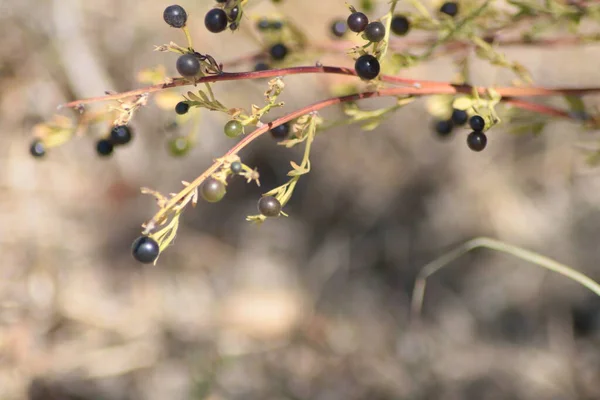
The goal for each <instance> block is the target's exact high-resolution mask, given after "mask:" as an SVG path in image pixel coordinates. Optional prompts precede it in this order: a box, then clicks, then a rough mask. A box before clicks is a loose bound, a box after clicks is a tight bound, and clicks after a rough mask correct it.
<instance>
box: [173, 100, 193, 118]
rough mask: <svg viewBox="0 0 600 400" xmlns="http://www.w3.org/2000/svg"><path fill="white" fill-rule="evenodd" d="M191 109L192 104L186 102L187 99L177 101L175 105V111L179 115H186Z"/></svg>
mask: <svg viewBox="0 0 600 400" xmlns="http://www.w3.org/2000/svg"><path fill="white" fill-rule="evenodd" d="M189 110H190V105H189V104H188V103H186V102H185V101H180V102H179V103H177V104H176V105H175V112H176V113H177V114H178V115H184V114H187V112H188V111H189Z"/></svg>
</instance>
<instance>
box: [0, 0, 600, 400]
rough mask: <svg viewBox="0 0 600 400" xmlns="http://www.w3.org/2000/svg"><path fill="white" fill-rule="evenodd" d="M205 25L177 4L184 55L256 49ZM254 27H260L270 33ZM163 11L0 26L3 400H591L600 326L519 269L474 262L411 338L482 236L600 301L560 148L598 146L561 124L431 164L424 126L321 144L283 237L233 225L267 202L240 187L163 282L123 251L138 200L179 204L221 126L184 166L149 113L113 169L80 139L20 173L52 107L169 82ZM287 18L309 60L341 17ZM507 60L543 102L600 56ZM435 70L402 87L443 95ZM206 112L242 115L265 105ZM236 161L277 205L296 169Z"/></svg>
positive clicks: (563, 289)
mask: <svg viewBox="0 0 600 400" xmlns="http://www.w3.org/2000/svg"><path fill="white" fill-rule="evenodd" d="M253 2H254V1H253ZM211 3H212V2H211V1H208V0H205V1H191V0H185V1H182V2H180V4H182V5H183V6H185V7H186V8H187V9H188V10H189V11H190V14H191V15H192V17H191V18H192V21H194V27H193V29H192V34H193V36H194V38H195V40H196V46H197V47H198V48H201V49H202V51H203V52H207V53H209V54H211V55H213V56H214V57H215V58H217V60H219V61H226V60H231V59H233V58H236V57H237V56H239V55H240V53H241V52H246V51H252V49H253V48H256V49H258V47H257V45H256V44H255V42H254V41H252V40H251V39H248V35H245V33H244V32H246V33H247V31H246V30H243V31H242V32H240V33H238V34H236V35H230V34H229V33H225V34H222V35H218V36H216V35H211V34H209V33H207V32H206V31H205V30H204V28H203V26H202V23H201V21H202V16H203V14H204V12H205V10H206V9H207V8H208V7H209V5H210V4H211ZM257 3H259V4H257V5H256V7H254V8H253V12H257V13H264V12H266V13H270V12H274V11H275V8H273V7H272V6H271V5H270V4H269V2H267V1H260V2H257ZM300 3H302V4H300ZM165 5H166V3H164V2H160V1H156V0H152V1H143V2H141V1H116V0H95V1H80V0H53V1H51V0H4V1H1V2H0V27H2V28H0V30H1V31H2V33H3V35H2V41H1V42H0V132H2V135H3V138H4V140H3V144H4V145H3V146H1V147H0V160H2V161H1V164H0V221H1V222H2V223H1V224H0V250H1V254H2V262H1V264H0V274H1V279H0V398H1V399H23V398H30V399H36V400H38V399H149V400H152V399H166V398H169V399H189V398H197V399H200V398H208V399H212V400H217V399H238V398H239V399H242V398H243V399H255V398H256V399H285V398H289V399H307V400H308V399H311V400H317V399H344V400H350V399H382V400H383V399H437V400H452V399H477V400H482V399H484V400H492V399H507V398H511V399H536V400H539V399H575V398H578V399H597V398H600V384H599V381H598V379H597V377H598V376H599V375H600V358H599V357H598V352H597V345H598V340H599V336H598V335H599V332H600V311H599V303H598V302H594V300H593V299H592V297H591V295H589V296H588V293H587V292H585V291H584V290H583V289H581V288H580V287H578V286H576V285H574V284H572V283H569V282H567V281H566V280H564V279H560V278H556V277H554V276H549V275H548V274H545V273H544V272H542V271H541V270H538V269H535V268H530V267H526V266H525V265H524V264H523V263H521V262H519V261H516V260H514V259H511V258H508V257H506V256H502V255H496V254H491V253H489V252H485V251H481V252H477V253H475V254H474V255H471V256H467V257H465V258H463V259H461V260H460V261H459V262H456V263H455V264H454V266H453V267H452V268H450V269H448V270H446V271H445V272H442V273H440V275H439V276H436V277H434V278H433V279H432V280H431V282H430V287H429V292H428V293H427V296H426V304H425V310H424V313H425V318H424V322H423V324H422V325H421V326H418V327H416V326H409V324H408V311H409V304H408V299H409V296H410V293H411V291H412V285H413V282H414V278H415V276H416V274H417V272H418V269H419V267H420V266H422V265H423V264H425V263H426V262H428V261H430V260H431V259H433V258H435V257H436V256H438V255H440V254H441V253H443V252H444V251H445V250H446V249H447V248H449V247H451V246H452V245H454V244H457V243H460V242H462V241H464V240H466V239H469V238H471V237H474V236H479V235H482V234H485V235H488V236H493V237H496V238H499V239H501V240H506V241H509V242H511V243H515V244H519V245H521V246H524V247H528V248H531V249H534V250H536V251H539V252H541V253H543V254H546V255H548V256H550V257H554V258H556V259H559V260H561V261H563V262H565V263H567V264H570V265H573V266H575V267H576V268H577V269H579V270H581V271H583V272H586V273H588V274H589V275H591V276H592V277H595V278H599V277H600V272H599V271H598V268H597V267H598V265H599V263H598V259H599V257H600V253H599V250H598V246H597V243H596V242H597V233H598V230H599V223H600V219H599V218H598V217H597V215H598V212H597V211H598V206H597V205H598V204H600V190H598V186H599V185H600V174H598V173H597V171H588V170H587V169H586V168H585V167H584V166H582V163H581V159H582V156H581V153H580V152H579V150H577V149H575V148H574V144H575V143H576V142H577V141H579V140H582V139H587V140H589V139H592V138H594V134H593V133H586V134H581V133H579V130H578V128H577V127H576V126H575V125H573V124H568V123H562V122H561V123H553V124H551V125H550V126H549V127H548V129H547V130H546V131H545V133H544V135H543V136H541V137H537V138H533V137H513V136H510V135H509V134H507V133H506V132H503V131H502V129H501V128H499V129H495V130H494V132H492V133H491V134H490V143H489V149H486V151H485V152H483V153H481V154H475V153H472V152H470V151H469V150H468V149H467V148H466V146H465V145H464V143H463V138H462V137H456V138H455V139H454V140H452V141H450V142H448V143H440V142H437V141H436V140H435V139H434V138H433V137H432V135H431V134H430V133H429V117H428V116H427V114H426V112H425V111H424V107H423V104H422V103H421V102H417V103H416V104H413V105H410V106H409V107H408V108H406V109H404V110H402V111H400V112H398V113H397V115H395V116H394V117H393V118H392V119H391V120H390V121H388V122H386V123H385V124H384V125H383V126H382V127H381V128H379V129H378V130H377V131H375V132H368V133H366V132H361V131H360V130H358V129H355V128H340V129H335V130H332V131H330V132H328V133H327V134H324V135H322V137H320V138H318V140H317V142H316V144H315V156H314V161H313V172H312V173H311V175H310V177H309V178H307V179H306V180H304V181H303V182H302V184H301V185H300V186H299V188H298V190H297V193H296V195H295V198H294V200H293V201H292V203H291V204H290V206H289V210H288V211H289V213H290V215H291V217H290V218H287V219H279V220H276V221H269V223H267V224H265V225H264V226H263V227H261V228H260V229H258V228H256V227H255V226H250V225H248V224H246V223H245V222H244V216H245V215H247V214H248V213H253V212H254V207H255V200H256V198H257V196H258V195H259V193H260V191H259V190H258V189H256V188H255V187H251V186H249V185H244V184H243V183H242V182H241V181H239V182H237V183H236V184H234V185H233V186H232V187H231V189H230V192H229V194H228V196H227V198H226V199H225V200H224V201H223V202H222V203H219V204H217V205H206V204H202V205H201V206H199V207H198V208H197V209H195V210H190V211H188V212H186V215H185V219H184V221H185V223H184V225H183V226H182V228H181V230H180V233H179V236H178V238H177V241H176V244H175V245H174V246H173V247H172V248H170V249H169V250H168V251H167V252H166V253H165V254H164V256H162V257H161V260H160V263H159V265H158V266H156V267H141V266H139V265H137V264H135V263H134V262H133V261H132V259H131V257H130V254H129V252H130V250H129V245H130V243H131V240H132V239H133V238H135V236H136V235H137V234H138V233H139V225H140V223H141V222H142V221H144V220H146V219H147V218H148V217H149V216H151V215H152V213H153V212H154V211H155V208H154V204H153V202H152V200H151V199H150V198H146V197H142V196H141V195H139V194H138V193H139V192H138V188H139V187H140V186H150V187H153V188H156V189H158V190H161V191H163V192H169V191H172V190H174V189H176V188H177V187H178V185H179V182H180V181H181V180H182V179H190V178H193V177H194V176H196V175H197V174H199V173H200V172H201V171H202V170H203V168H205V167H207V166H208V165H209V161H210V159H211V158H213V157H216V156H218V155H220V154H221V153H223V151H224V150H226V148H227V146H228V145H230V142H229V141H228V140H227V139H226V138H225V137H223V135H221V134H220V133H219V132H220V130H221V126H222V124H223V123H224V120H223V117H222V116H220V115H215V114H211V113H208V112H206V113H204V114H203V120H202V126H201V131H200V145H199V147H197V148H196V149H194V151H193V153H192V154H191V156H190V157H188V158H186V159H183V160H181V159H172V158H169V156H168V155H167V154H166V152H165V150H164V132H163V130H162V129H161V127H162V126H163V124H164V123H165V122H166V121H168V119H169V118H170V116H171V115H170V114H169V113H167V112H157V109H156V108H155V107H154V106H152V108H149V109H147V110H144V111H142V112H141V113H140V114H139V115H138V117H137V118H136V120H135V121H134V123H133V125H134V127H135V129H136V132H137V137H136V140H135V143H134V144H133V145H132V146H131V147H130V148H128V149H126V150H125V149H123V151H120V152H118V153H117V154H115V157H113V159H112V160H110V161H107V160H98V159H97V158H96V157H94V150H93V145H92V143H93V141H92V140H90V139H89V138H82V139H78V140H75V141H73V142H71V143H69V144H67V145H65V146H64V147H62V148H60V149H57V150H56V151H53V152H52V153H51V154H50V156H49V157H47V159H45V160H43V161H42V162H36V161H34V160H31V159H30V157H29V156H28V154H27V151H26V149H27V146H28V143H29V141H30V129H31V127H32V125H33V124H34V123H35V122H37V121H39V120H41V119H45V118H48V117H49V116H51V115H52V113H54V111H55V107H56V105H57V104H60V103H62V102H64V101H67V100H70V99H73V98H78V97H88V96H95V95H98V94H101V93H102V92H103V91H104V90H125V89H128V88H131V87H134V86H136V85H138V84H137V83H136V82H135V76H136V72H137V71H138V70H140V69H141V68H144V67H148V66H154V65H157V64H161V63H164V64H166V65H167V66H168V67H169V68H170V71H171V72H174V68H173V67H172V64H173V61H174V60H173V57H172V56H169V55H168V54H167V55H165V54H162V53H154V52H152V51H151V50H152V46H153V45H154V44H161V43H166V42H168V41H170V40H177V41H180V42H181V41H182V38H181V37H180V36H178V33H176V32H175V31H174V30H171V29H169V28H168V27H166V26H165V24H164V23H163V22H162V18H161V16H162V10H163V8H164V6H165ZM317 8H318V10H319V12H318V13H315V12H314V10H315V9H317ZM384 8H385V4H384V2H381V10H382V11H383V9H384ZM281 10H282V11H284V12H285V13H286V14H289V15H290V16H292V18H293V19H294V20H296V21H309V23H308V24H307V26H306V28H307V29H308V31H309V32H310V37H311V39H312V40H321V39H322V36H323V32H324V30H325V27H326V26H327V24H328V21H329V20H330V18H331V17H333V16H337V15H343V14H344V13H345V8H344V6H343V2H342V1H337V0H336V1H333V0H330V1H327V2H325V1H315V0H310V1H309V0H306V1H302V2H300V1H291V0H287V1H285V5H284V6H283V7H282V8H281ZM246 25H248V24H246ZM508 54H509V56H510V57H512V58H518V59H520V60H522V61H523V63H525V64H526V65H527V66H528V67H529V68H530V69H531V72H532V74H533V76H534V78H535V80H536V82H537V83H539V84H544V85H580V86H584V85H592V84H594V83H597V82H598V80H599V79H600V71H599V70H598V69H597V68H596V67H595V64H594V62H593V61H594V60H596V59H597V58H598V56H600V48H598V47H597V46H587V47H585V48H574V49H564V50H558V51H557V50H553V51H547V50H532V49H518V48H516V49H512V50H510V51H509V53H508ZM315 61H316V60H315ZM321 61H324V62H331V63H334V62H335V63H338V64H340V63H343V64H345V65H348V64H349V63H348V61H349V60H348V59H346V58H344V57H337V56H331V58H324V59H322V60H321ZM449 65H451V64H450V63H449V60H448V59H444V60H440V61H439V62H435V63H433V64H431V65H427V66H423V67H421V68H418V69H414V70H410V71H407V72H406V75H407V76H411V77H428V78H434V79H440V80H441V79H450V78H452V76H453V71H452V70H451V69H450V67H449ZM473 71H474V73H475V75H474V78H473V79H474V81H475V83H477V84H481V83H486V84H489V83H496V82H497V83H500V82H504V83H505V82H506V81H507V79H509V78H510V76H509V75H507V74H504V73H500V72H498V71H495V70H490V68H489V67H487V66H485V65H484V64H482V63H480V62H478V61H475V60H474V61H473ZM334 79H338V78H329V77H327V78H324V77H314V76H312V77H311V76H303V77H289V79H288V78H286V83H287V84H288V87H287V89H286V94H285V95H284V99H285V101H286V104H287V107H289V108H290V109H294V108H297V107H299V106H301V105H304V104H307V103H309V102H311V101H314V100H316V99H319V98H323V97H325V96H327V95H328V94H327V92H326V90H325V87H326V85H328V84H330V83H332V82H335V81H334ZM342 79H344V80H347V79H348V78H342ZM217 91H218V95H219V97H220V98H221V99H222V100H223V101H224V102H226V104H231V105H235V106H249V104H250V103H251V102H252V101H260V98H261V96H262V92H263V91H264V83H261V82H247V83H235V84H231V83H224V84H222V85H219V86H218V87H217ZM589 100H590V102H597V99H596V98H590V99H589ZM384 102H385V101H384ZM325 114H326V115H327V116H332V117H335V116H336V115H338V114H339V112H338V111H337V110H329V111H327V112H326V113H325ZM92 134H98V135H100V134H102V132H92ZM488 150H489V151H488ZM243 156H244V157H245V159H246V161H247V163H248V164H250V165H257V166H258V167H259V168H260V170H261V172H262V175H263V180H262V183H263V188H271V187H273V186H275V185H277V184H280V183H282V182H283V179H284V178H285V173H286V172H287V168H288V160H289V159H291V158H293V157H297V153H294V152H290V151H286V150H282V149H280V148H277V147H276V146H275V145H273V144H272V143H270V141H269V140H261V141H259V142H258V143H256V144H255V145H254V146H252V148H251V149H250V150H248V151H247V152H245V153H244V154H243ZM586 307H587V308H586ZM574 321H575V323H574ZM574 327H575V329H574Z"/></svg>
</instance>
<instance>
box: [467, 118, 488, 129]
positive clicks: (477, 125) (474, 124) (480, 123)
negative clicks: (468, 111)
mask: <svg viewBox="0 0 600 400" xmlns="http://www.w3.org/2000/svg"><path fill="white" fill-rule="evenodd" d="M469 126H470V127H471V129H473V130H474V131H475V132H482V131H483V130H484V129H485V120H484V119H483V117H481V116H480V115H473V116H472V117H471V118H469Z"/></svg>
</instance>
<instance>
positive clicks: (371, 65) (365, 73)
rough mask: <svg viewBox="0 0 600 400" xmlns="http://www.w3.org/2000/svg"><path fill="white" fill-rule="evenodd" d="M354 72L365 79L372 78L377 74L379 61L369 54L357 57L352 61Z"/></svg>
mask: <svg viewBox="0 0 600 400" xmlns="http://www.w3.org/2000/svg"><path fill="white" fill-rule="evenodd" d="M354 69H355V70H356V74H357V75H358V76H359V77H360V78H362V79H365V80H370V79H374V78H376V77H377V75H379V70H380V66H379V61H377V59H376V58H375V57H373V56H372V55H370V54H365V55H363V56H360V57H358V59H357V60H356V62H355V63H354Z"/></svg>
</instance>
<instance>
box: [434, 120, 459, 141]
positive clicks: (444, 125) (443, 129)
mask: <svg viewBox="0 0 600 400" xmlns="http://www.w3.org/2000/svg"><path fill="white" fill-rule="evenodd" d="M434 127H435V132H436V133H437V134H438V135H439V136H442V137H446V136H448V135H450V134H451V133H452V129H454V124H453V123H452V120H447V119H446V120H440V121H436V122H435V125H434Z"/></svg>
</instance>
